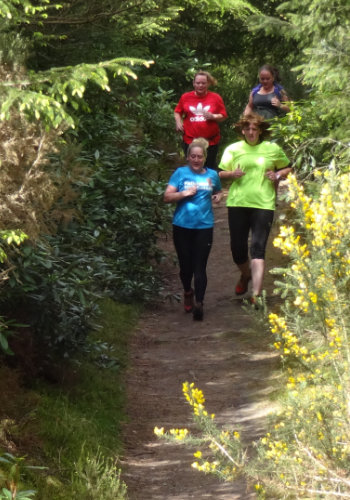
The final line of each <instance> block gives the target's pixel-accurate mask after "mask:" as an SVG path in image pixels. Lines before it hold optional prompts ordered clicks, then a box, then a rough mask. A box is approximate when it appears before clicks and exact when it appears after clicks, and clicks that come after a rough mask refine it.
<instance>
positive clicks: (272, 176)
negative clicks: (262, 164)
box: [265, 170, 278, 182]
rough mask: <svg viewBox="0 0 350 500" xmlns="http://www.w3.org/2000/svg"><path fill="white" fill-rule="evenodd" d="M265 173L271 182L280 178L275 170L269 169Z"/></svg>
mask: <svg viewBox="0 0 350 500" xmlns="http://www.w3.org/2000/svg"><path fill="white" fill-rule="evenodd" d="M265 175H266V177H267V178H268V179H269V180H270V181H271V182H276V181H277V180H278V177H277V173H276V172H274V171H273V170H268V171H267V172H266V174H265Z"/></svg>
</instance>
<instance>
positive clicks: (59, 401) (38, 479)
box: [20, 300, 140, 500]
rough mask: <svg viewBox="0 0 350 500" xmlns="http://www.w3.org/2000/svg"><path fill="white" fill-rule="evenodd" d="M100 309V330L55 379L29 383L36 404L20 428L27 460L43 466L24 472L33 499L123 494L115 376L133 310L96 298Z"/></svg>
mask: <svg viewBox="0 0 350 500" xmlns="http://www.w3.org/2000/svg"><path fill="white" fill-rule="evenodd" d="M101 310H102V315H101V318H100V323H101V328H100V329H98V330H97V331H96V332H93V333H92V334H91V336H90V339H89V345H88V348H87V349H86V351H85V352H84V353H83V355H81V356H80V358H79V359H77V360H75V361H74V362H71V363H69V366H67V369H64V378H63V383H62V384H57V383H56V384H49V383H47V382H44V381H36V384H35V388H34V390H33V389H31V393H32V394H34V396H35V397H34V399H33V400H35V402H36V410H35V414H34V417H32V418H31V419H30V424H29V426H28V428H27V429H26V432H27V433H31V435H32V436H34V438H33V439H32V443H31V447H30V450H28V452H27V449H26V447H25V448H24V452H25V454H26V455H27V457H28V458H27V460H28V461H29V462H31V463H33V464H35V465H40V466H46V467H47V470H45V471H44V472H34V473H32V474H31V476H32V477H31V478H30V479H31V481H34V483H35V484H34V488H35V489H36V490H37V494H36V496H35V498H36V499H38V500H47V499H48V498H50V499H51V500H63V499H64V500H70V499H72V500H73V499H74V500H76V499H77V498H79V499H80V498H81V499H83V498H84V500H90V499H91V500H92V499H93V500H108V499H109V498H110V499H113V500H122V499H124V498H125V486H124V485H123V483H122V482H121V481H120V477H119V470H118V455H119V454H120V453H121V451H122V443H121V435H120V431H121V423H122V422H123V421H124V420H125V415H124V406H125V404H124V403H125V388H124V384H123V374H124V369H125V367H126V365H127V362H128V339H129V335H130V332H131V331H132V330H133V329H134V327H135V325H136V322H137V320H138V317H139V313H140V309H139V308H138V307H135V306H134V305H133V306H130V305H122V304H117V303H115V302H113V301H112V300H104V301H103V303H102V304H101ZM32 398H33V396H32ZM22 438H23V436H22ZM24 441H25V439H24ZM34 443H35V444H34ZM20 453H22V450H21V452H20Z"/></svg>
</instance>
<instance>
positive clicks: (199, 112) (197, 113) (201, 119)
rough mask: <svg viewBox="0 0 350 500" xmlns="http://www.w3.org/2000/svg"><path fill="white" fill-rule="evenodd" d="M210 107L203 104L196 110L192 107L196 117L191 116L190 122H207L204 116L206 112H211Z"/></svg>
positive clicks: (198, 105)
mask: <svg viewBox="0 0 350 500" xmlns="http://www.w3.org/2000/svg"><path fill="white" fill-rule="evenodd" d="M209 109H210V106H204V108H203V105H202V103H201V102H199V103H198V104H197V107H196V108H195V107H194V106H190V111H191V113H193V114H194V115H195V116H191V118H190V121H191V122H205V121H206V119H205V117H204V116H203V112H204V111H209Z"/></svg>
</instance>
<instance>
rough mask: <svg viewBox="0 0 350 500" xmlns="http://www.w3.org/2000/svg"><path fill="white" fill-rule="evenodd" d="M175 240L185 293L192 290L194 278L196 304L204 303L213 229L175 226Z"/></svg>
mask: <svg viewBox="0 0 350 500" xmlns="http://www.w3.org/2000/svg"><path fill="white" fill-rule="evenodd" d="M173 238H174V245H175V249H176V253H177V256H178V259H179V265H180V279H181V282H182V286H183V288H184V291H185V292H188V291H189V290H190V289H191V286H192V278H193V277H194V293H195V298H196V302H203V300H204V295H205V290H206V288H207V272H206V268H207V262H208V257H209V254H210V250H211V245H212V243H213V228H212V227H211V228H209V229H187V228H185V227H179V226H174V225H173Z"/></svg>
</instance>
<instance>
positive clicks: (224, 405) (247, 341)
mask: <svg viewBox="0 0 350 500" xmlns="http://www.w3.org/2000/svg"><path fill="white" fill-rule="evenodd" d="M215 215H216V221H217V224H216V227H215V234H214V244H213V250H212V253H211V256H210V259H209V265H208V289H207V294H206V299H205V307H204V311H205V316H204V321H203V322H194V321H193V320H192V316H191V315H190V314H186V313H184V312H183V307H182V303H178V302H177V301H176V300H173V301H170V300H165V301H164V302H163V303H161V304H159V305H158V306H157V307H156V308H154V309H153V310H150V311H148V312H146V313H145V314H144V316H143V317H142V319H141V321H140V324H139V326H138V330H137V331H136V332H135V335H134V337H133V339H132V342H131V347H130V348H131V351H130V357H131V359H130V369H129V371H128V374H127V395H128V410H127V411H128V416H129V422H128V423H127V424H126V425H125V428H124V436H125V438H124V442H125V457H124V460H123V471H124V473H123V479H124V481H125V482H126V483H127V485H128V491H129V498H130V500H151V499H152V500H187V499H197V500H200V499H213V500H229V499H230V500H236V499H237V500H238V499H242V500H243V499H244V500H250V499H254V498H255V495H254V493H253V492H252V491H249V490H248V489H247V486H246V485H245V484H244V482H243V481H237V482H235V483H227V484H225V483H221V482H220V481H219V480H218V479H217V478H215V477H214V476H206V475H204V474H203V473H200V472H197V471H195V470H193V469H192V468H191V463H192V462H193V461H194V458H193V452H194V451H195V449H192V450H189V449H187V448H185V447H184V446H182V445H175V444H169V443H166V442H164V441H159V440H158V439H157V438H156V437H155V436H154V434H153V428H154V427H155V426H158V427H162V426H164V427H165V428H172V427H188V428H191V429H192V421H191V412H190V408H189V407H188V405H187V404H186V402H185V400H184V398H183V396H182V383H183V382H184V381H189V382H195V384H196V386H197V387H199V388H200V389H202V390H203V392H204V395H205V397H206V407H207V410H208V412H210V413H211V412H213V413H215V415H216V421H217V422H218V423H220V424H224V425H225V426H229V427H235V426H236V425H237V424H239V425H240V427H241V428H242V435H243V439H244V440H245V441H246V442H247V443H249V442H251V441H252V440H254V439H257V438H258V437H259V436H260V435H261V434H262V432H263V426H264V417H265V416H266V414H267V413H268V412H269V411H271V409H272V407H271V403H270V402H269V401H268V396H269V393H270V392H271V390H272V389H271V387H272V384H273V381H272V378H273V377H274V376H275V373H274V367H275V366H276V362H277V358H276V356H275V355H274V353H272V352H271V351H270V350H269V349H268V342H267V340H266V339H264V336H263V335H262V332H252V331H250V330H249V328H250V326H251V324H252V322H251V315H252V314H253V311H252V310H251V309H250V308H243V307H242V300H241V299H236V298H235V296H234V293H233V290H234V285H235V283H236V281H237V280H238V273H237V271H236V270H235V268H234V266H233V263H232V258H231V254H230V249H229V236H228V228H227V221H226V208H225V207H224V205H222V206H221V207H218V208H216V209H215ZM162 244H163V245H164V246H165V247H167V248H169V249H170V250H172V243H171V241H168V242H162ZM268 252H269V253H270V258H271V253H272V250H271V248H270V249H269V250H268ZM170 260H171V259H169V262H168V263H167V267H166V292H167V293H168V294H169V296H170V295H171V294H179V296H181V286H180V281H179V279H178V269H177V267H175V266H174V265H173V264H172V261H171V262H170ZM268 260H269V259H268ZM266 278H267V279H266V285H267V290H268V292H269V290H271V289H272V286H271V283H272V278H271V277H268V276H267V277H266Z"/></svg>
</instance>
